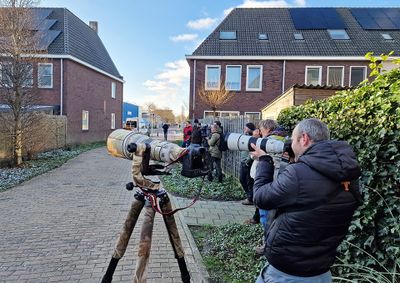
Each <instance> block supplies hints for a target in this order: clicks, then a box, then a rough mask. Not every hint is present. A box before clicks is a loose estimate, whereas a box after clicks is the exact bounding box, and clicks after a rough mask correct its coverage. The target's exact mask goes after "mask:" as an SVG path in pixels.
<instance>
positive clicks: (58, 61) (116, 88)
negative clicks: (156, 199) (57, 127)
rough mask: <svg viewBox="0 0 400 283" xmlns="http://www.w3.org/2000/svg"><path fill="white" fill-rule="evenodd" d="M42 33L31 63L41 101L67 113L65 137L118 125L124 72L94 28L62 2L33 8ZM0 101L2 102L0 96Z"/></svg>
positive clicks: (84, 136) (90, 137) (81, 138)
mask: <svg viewBox="0 0 400 283" xmlns="http://www.w3.org/2000/svg"><path fill="white" fill-rule="evenodd" d="M32 14H33V15H34V18H35V21H37V23H39V24H38V27H37V29H38V30H41V32H43V33H44V34H45V35H46V36H45V37H43V38H42V41H41V42H40V46H41V47H42V48H43V53H40V55H37V57H39V58H40V60H41V61H40V63H37V64H35V65H34V66H32V69H33V70H32V78H33V87H34V88H37V93H38V104H40V107H44V106H45V107H47V108H49V107H50V108H52V111H50V112H51V113H53V114H55V115H65V116H66V118H67V129H68V130H67V143H68V144H73V143H86V142H93V141H102V140H105V139H106V137H107V136H108V134H109V133H110V132H111V131H112V130H113V129H115V128H119V127H121V126H122V101H123V83H124V81H123V78H122V76H121V75H120V73H119V72H118V70H117V68H116V67H115V65H114V63H113V61H112V59H111V57H110V56H109V54H108V52H107V50H106V48H105V47H104V45H103V43H102V41H101V39H100V37H99V36H98V34H97V22H91V23H90V26H89V25H87V24H86V23H84V22H83V21H81V20H80V19H79V18H78V17H77V16H75V15H74V14H73V13H72V12H70V11H69V10H68V9H65V8H32ZM0 103H1V102H0Z"/></svg>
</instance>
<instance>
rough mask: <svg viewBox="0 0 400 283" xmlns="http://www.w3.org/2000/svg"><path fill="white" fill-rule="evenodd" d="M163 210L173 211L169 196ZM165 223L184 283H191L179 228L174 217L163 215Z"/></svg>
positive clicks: (164, 201) (162, 207) (163, 204)
mask: <svg viewBox="0 0 400 283" xmlns="http://www.w3.org/2000/svg"><path fill="white" fill-rule="evenodd" d="M161 209H162V210H163V211H164V212H168V211H172V205H171V202H170V201H169V198H168V196H167V198H166V199H164V200H163V203H162V206H161ZM163 219H164V223H165V226H166V228H167V231H168V236H169V241H170V242H171V245H172V248H173V250H174V254H175V258H176V259H177V260H178V265H179V270H180V272H181V278H182V282H183V283H190V274H189V271H188V269H187V266H186V262H185V252H184V250H183V247H182V242H181V238H180V237H179V233H178V228H177V226H176V222H175V217H174V215H163Z"/></svg>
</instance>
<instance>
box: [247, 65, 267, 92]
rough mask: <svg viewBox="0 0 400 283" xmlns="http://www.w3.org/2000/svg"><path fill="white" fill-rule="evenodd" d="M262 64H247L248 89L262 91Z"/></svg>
mask: <svg viewBox="0 0 400 283" xmlns="http://www.w3.org/2000/svg"><path fill="white" fill-rule="evenodd" d="M262 70H263V68H262V66H247V83H246V90H247V91H260V90H261V89H262V85H261V83H262Z"/></svg>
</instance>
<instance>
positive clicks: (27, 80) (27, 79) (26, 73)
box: [21, 63, 33, 87]
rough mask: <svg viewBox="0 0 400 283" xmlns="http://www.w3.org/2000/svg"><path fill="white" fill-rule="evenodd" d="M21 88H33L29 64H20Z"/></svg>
mask: <svg viewBox="0 0 400 283" xmlns="http://www.w3.org/2000/svg"><path fill="white" fill-rule="evenodd" d="M21 74H22V76H23V78H22V87H32V86H33V66H32V64H30V63H23V64H21Z"/></svg>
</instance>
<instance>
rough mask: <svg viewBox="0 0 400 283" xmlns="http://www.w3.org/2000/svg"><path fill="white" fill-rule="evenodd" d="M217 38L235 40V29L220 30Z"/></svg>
mask: <svg viewBox="0 0 400 283" xmlns="http://www.w3.org/2000/svg"><path fill="white" fill-rule="evenodd" d="M219 39H222V40H235V39H237V37H236V31H220V32H219Z"/></svg>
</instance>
